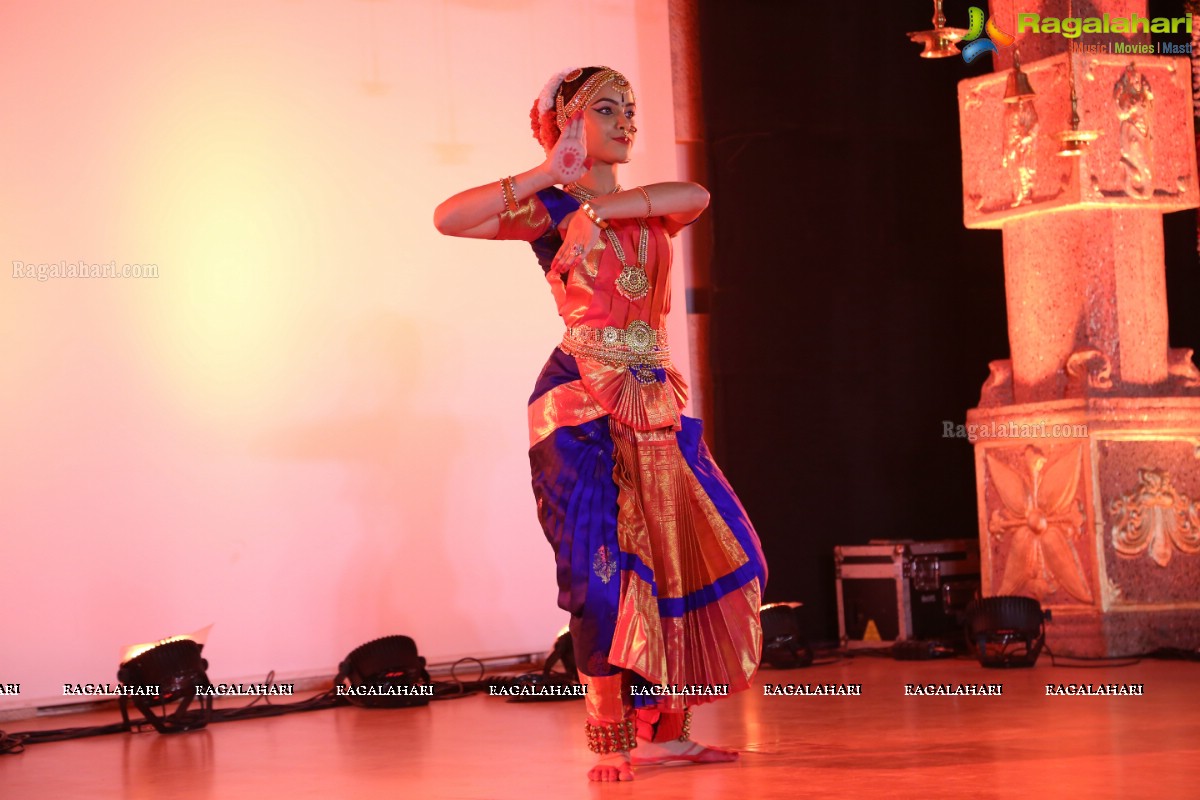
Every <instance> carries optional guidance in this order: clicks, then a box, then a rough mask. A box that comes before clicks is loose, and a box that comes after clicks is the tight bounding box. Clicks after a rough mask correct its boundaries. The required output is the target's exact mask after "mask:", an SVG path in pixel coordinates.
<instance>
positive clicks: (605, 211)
mask: <svg viewBox="0 0 1200 800" xmlns="http://www.w3.org/2000/svg"><path fill="white" fill-rule="evenodd" d="M642 188H644V189H645V190H646V193H645V194H642V190H641V189H627V190H626V191H623V192H617V193H616V194H606V195H603V196H602V197H597V198H596V199H595V200H591V201H589V203H588V205H590V206H591V208H592V210H593V211H594V212H595V213H596V216H597V217H599V218H600V219H602V220H610V219H636V218H638V217H663V218H665V219H666V221H667V222H668V224H669V225H670V226H671V227H672V228H674V229H676V230H678V229H679V228H681V227H683V226H684V225H687V224H689V223H691V222H692V221H693V220H695V219H696V217H698V216H700V214H701V212H703V211H704V209H705V208H707V207H708V190H707V189H705V188H704V187H703V186H701V185H700V184H698V183H687V182H686V181H670V182H667V183H651V184H649V185H647V186H644V187H642ZM647 199H649V201H650V202H649V203H647V202H646V201H647ZM599 239H600V228H599V227H598V226H597V225H596V224H595V223H594V222H592V220H591V219H589V218H588V216H587V215H586V214H584V213H583V212H582V211H576V212H574V213H573V214H572V215H571V218H570V222H568V223H567V230H566V233H564V234H563V246H562V248H561V249H560V250H559V251H558V255H556V256H555V257H554V262H553V264H552V265H551V269H552V270H553V271H555V272H559V273H563V272H566V271H568V270H570V269H571V268H572V267H574V266H575V265H577V264H578V263H580V262H581V261H582V260H583V258H584V254H586V253H590V252H591V251H592V247H593V246H594V245H595V244H596V242H597V241H598V240H599Z"/></svg>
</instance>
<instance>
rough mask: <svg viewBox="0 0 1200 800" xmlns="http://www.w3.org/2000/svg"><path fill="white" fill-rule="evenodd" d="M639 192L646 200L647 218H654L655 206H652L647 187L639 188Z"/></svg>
mask: <svg viewBox="0 0 1200 800" xmlns="http://www.w3.org/2000/svg"><path fill="white" fill-rule="evenodd" d="M637 190H638V191H639V192H641V193H642V197H644V198H646V216H647V217H653V216H654V206H652V205H650V193H649V192H647V191H646V187H645V186H639V187H637Z"/></svg>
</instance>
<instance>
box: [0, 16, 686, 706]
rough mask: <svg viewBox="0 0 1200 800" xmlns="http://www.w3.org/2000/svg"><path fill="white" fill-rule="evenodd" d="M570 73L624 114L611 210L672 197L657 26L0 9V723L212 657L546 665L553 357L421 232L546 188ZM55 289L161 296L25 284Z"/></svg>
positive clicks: (549, 328)
mask: <svg viewBox="0 0 1200 800" xmlns="http://www.w3.org/2000/svg"><path fill="white" fill-rule="evenodd" d="M591 63H604V64H608V65H610V66H613V67H615V68H618V69H620V70H622V71H623V72H625V73H626V74H627V75H628V76H629V77H630V78H631V80H633V82H634V84H635V88H636V89H637V93H638V103H639V121H638V127H639V129H640V130H641V132H642V133H641V135H640V136H639V142H638V146H637V152H636V153H635V158H634V163H633V164H631V165H629V167H627V168H626V169H625V171H624V172H623V173H622V176H621V179H622V182H623V183H624V184H625V185H627V186H631V185H636V184H639V183H645V182H652V181H656V180H670V179H673V178H674V177H675V175H676V165H675V155H674V153H675V150H674V131H673V123H672V112H671V89H670V52H669V43H668V30H667V11H666V0H592V2H588V3H581V4H574V3H571V4H568V3H563V2H561V0H507V1H501V0H497V1H496V2H486V1H484V0H457V1H452V0H392V2H387V1H386V0H382V1H377V2H318V0H253V1H252V2H241V1H239V2H230V1H225V2H214V1H213V0H203V1H201V0H178V1H177V2H171V3H160V2H152V1H151V0H144V1H143V2H133V1H131V0H121V1H120V2H117V1H115V0H110V1H109V2H105V3H93V2H85V1H84V0H77V1H74V2H53V1H49V2H41V1H39V2H26V3H7V4H5V6H4V7H3V9H2V10H0V113H2V114H3V120H4V125H3V129H4V134H3V147H0V262H2V263H0V267H2V269H0V388H2V390H3V397H4V401H5V402H4V405H5V409H4V413H3V415H2V416H0V542H2V548H3V549H2V551H0V587H3V591H4V596H5V597H6V598H7V601H8V602H7V609H6V611H5V613H4V614H3V615H0V684H3V683H20V684H21V694H20V696H17V697H13V696H4V697H0V707H13V706H30V705H34V704H42V703H47V702H48V703H55V702H64V701H66V698H63V696H62V684H63V683H79V682H87V681H92V682H97V681H109V682H115V675H116V668H117V662H118V659H119V657H120V653H121V648H122V646H123V645H126V644H130V643H134V642H143V641H148V640H154V639H159V638H162V637H165V636H169V635H172V634H176V633H181V632H187V631H191V630H193V629H195V628H199V627H201V626H203V625H206V624H208V623H214V628H213V630H212V633H211V636H210V638H209V642H208V645H207V646H206V648H205V655H206V656H207V658H208V660H209V663H210V668H209V675H210V677H212V678H213V679H214V680H234V679H261V677H262V676H263V675H265V673H266V672H267V671H268V670H270V669H275V670H277V671H278V672H279V673H280V674H281V675H284V676H289V675H290V676H303V675H320V674H329V673H332V672H333V671H334V670H335V668H336V665H337V662H338V661H339V660H340V659H341V658H342V657H343V656H344V655H345V654H346V653H347V652H348V651H349V650H350V649H352V648H353V647H355V646H357V645H359V644H361V643H362V642H364V641H367V640H368V639H372V638H375V637H378V636H383V635H388V634H393V633H406V634H408V635H411V636H413V637H414V638H415V639H416V640H417V643H418V645H419V647H420V649H421V651H422V654H423V655H425V656H427V657H428V658H430V659H431V660H434V661H439V660H445V659H449V658H453V657H457V656H459V655H466V654H471V655H498V654H507V653H517V652H531V651H537V650H543V649H546V648H548V647H549V646H550V644H551V643H552V641H553V637H554V634H555V633H556V631H557V629H558V628H559V627H560V626H561V625H562V624H564V623H565V615H564V614H563V612H561V611H559V610H558V609H557V608H556V606H555V591H556V590H555V586H554V566H553V554H552V552H551V549H550V547H549V546H548V545H547V544H546V542H545V539H544V538H543V536H542V534H541V530H540V528H539V527H538V524H537V519H536V514H535V511H534V507H533V500H532V493H531V491H530V488H529V474H528V462H527V460H526V455H525V453H526V448H527V438H526V431H525V402H526V400H527V398H528V395H529V392H530V390H531V388H532V385H533V381H534V378H535V377H536V375H537V373H538V370H539V369H540V367H541V364H542V363H543V362H544V360H545V358H546V357H547V355H548V354H549V352H550V350H551V348H552V347H553V345H554V343H555V342H556V341H557V339H558V336H559V334H560V329H561V324H560V322H559V321H558V319H557V317H556V316H555V313H554V307H553V302H552V300H551V297H550V293H549V290H548V289H547V287H546V285H545V283H544V279H543V278H542V276H541V271H540V269H538V267H537V265H536V262H535V261H534V259H533V256H532V254H531V253H530V251H529V249H528V246H527V245H524V244H522V243H516V242H500V243H497V242H479V241H468V240H458V239H449V238H443V237H440V236H439V235H438V234H437V232H436V231H435V230H434V228H433V225H432V212H433V208H434V206H435V205H436V204H437V203H438V202H440V201H441V200H442V199H444V198H445V197H447V196H449V195H450V194H452V193H453V192H455V191H457V190H459V189H462V188H465V187H467V186H470V185H474V184H478V183H483V182H487V181H492V180H496V179H497V178H499V177H501V176H503V175H508V174H512V173H515V172H519V171H522V170H524V169H528V168H529V167H532V166H534V165H535V164H536V163H537V162H538V161H540V159H541V150H540V148H539V147H538V146H537V144H536V143H535V142H534V140H533V138H532V136H531V135H530V132H529V119H528V112H529V107H530V105H531V103H532V101H533V98H534V97H535V95H536V94H537V92H538V91H539V90H540V88H541V87H542V85H543V84H544V83H545V81H546V79H547V78H548V77H549V75H550V74H552V73H553V72H555V71H557V70H559V69H563V68H566V67H570V66H579V65H586V64H591ZM14 262H20V265H17V264H15V263H14ZM60 262H61V263H64V264H67V265H69V264H71V263H80V262H83V263H85V264H89V265H90V264H94V263H99V264H104V263H109V262H113V263H114V265H115V267H116V268H117V269H118V270H121V269H122V268H123V267H124V265H126V264H139V265H146V264H150V265H154V267H155V268H156V270H157V277H152V278H148V277H143V278H113V279H104V278H88V279H79V278H54V279H49V280H45V281H40V280H37V279H29V278H18V277H16V276H15V275H16V273H17V272H19V271H20V269H21V268H23V267H24V265H28V264H38V263H43V264H59V263H60ZM10 273H11V274H12V276H10ZM680 273H681V270H680V271H677V274H676V283H675V289H674V292H675V300H676V314H675V320H674V329H673V331H672V339H673V343H674V344H675V345H676V348H675V349H676V351H677V355H676V357H677V362H678V364H679V365H680V366H681V367H684V366H686V364H687V363H688V360H687V352H686V347H685V346H683V345H684V344H685V342H686V333H685V328H684V325H683V322H684V320H683V286H682V276H681V274H680Z"/></svg>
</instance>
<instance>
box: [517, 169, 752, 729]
mask: <svg viewBox="0 0 1200 800" xmlns="http://www.w3.org/2000/svg"><path fill="white" fill-rule="evenodd" d="M577 207H578V202H577V201H576V200H575V199H574V198H572V197H570V196H569V195H567V194H566V193H565V192H562V191H561V190H559V189H556V188H555V189H547V190H544V191H542V192H539V193H538V194H537V195H536V196H535V197H532V198H530V199H529V200H527V201H526V202H525V203H524V204H523V205H522V206H521V207H520V208H519V209H518V210H516V211H514V212H505V213H504V214H503V215H501V226H500V232H499V234H498V235H497V238H503V239H522V240H525V241H528V242H530V243H531V244H532V246H533V249H534V251H535V253H536V254H537V256H538V258H539V261H540V262H541V263H542V266H543V269H544V270H546V271H547V276H546V277H547V281H548V282H549V284H550V287H551V291H552V293H553V295H554V299H555V302H556V304H557V306H558V312H559V315H560V316H561V317H562V319H563V322H564V323H565V324H566V332H565V334H564V337H563V341H562V343H561V344H560V345H559V346H558V348H556V350H555V351H554V353H553V354H552V355H551V358H550V360H549V361H548V362H547V364H546V367H545V369H544V370H543V371H542V374H541V376H539V378H538V381H537V385H536V387H535V389H534V392H533V396H532V397H531V399H530V404H529V431H530V465H531V468H532V475H533V487H534V494H535V497H536V498H537V503H538V513H539V518H540V520H541V522H542V526H543V529H544V531H545V533H546V537H547V539H548V540H549V541H550V543H551V545H552V546H553V547H554V549H555V554H556V562H557V567H558V585H559V605H560V606H561V607H562V608H564V609H565V610H567V611H569V612H570V613H571V615H572V616H571V633H572V641H573V645H574V650H575V659H576V664H577V666H578V669H579V672H580V677H581V679H582V680H583V681H585V682H586V683H587V684H588V685H589V689H588V711H589V716H590V717H591V718H592V719H593V720H595V721H596V722H598V723H611V722H617V721H620V720H622V719H624V718H626V717H628V716H629V714H630V713H631V711H630V709H631V708H656V709H658V710H660V711H663V712H679V711H682V710H683V709H684V708H685V707H687V706H694V705H697V704H700V703H703V702H708V701H711V700H714V699H717V698H718V697H720V696H722V695H723V694H724V693H732V692H735V691H739V690H742V689H745V688H747V687H748V686H749V684H750V681H751V679H752V678H753V676H754V673H755V671H756V670H757V668H758V661H759V656H760V651H761V646H762V631H761V627H760V625H759V618H758V612H759V605H760V598H761V593H762V590H763V587H764V586H765V583H766V575H767V571H766V563H765V560H764V559H763V555H762V550H761V547H760V545H759V541H758V537H757V534H756V533H755V531H754V529H753V527H752V525H751V524H750V521H749V519H748V517H747V515H746V512H745V510H744V509H743V508H742V506H741V504H740V503H739V502H738V500H737V498H736V496H735V495H734V494H733V491H732V489H731V488H730V487H729V484H728V482H727V481H726V480H725V478H724V476H723V475H722V474H721V472H720V470H719V469H718V468H717V466H716V464H715V463H714V462H713V461H712V458H711V456H710V455H709V452H708V450H707V448H706V447H705V445H704V442H703V440H702V439H701V428H700V423H699V422H698V421H697V420H694V419H691V418H688V417H685V416H683V415H682V414H681V411H680V410H681V408H682V407H683V405H684V403H685V402H686V399H687V386H686V385H685V383H684V381H683V379H682V376H681V375H680V374H679V373H678V372H677V371H676V370H675V368H674V366H673V365H672V364H671V362H670V356H669V347H668V343H667V338H666V327H665V321H666V316H667V313H668V312H669V311H670V306H671V291H670V267H671V242H670V236H671V235H673V234H674V233H676V232H677V230H678V226H675V225H674V224H673V223H671V222H670V221H669V220H666V219H664V218H661V217H655V218H650V219H647V220H645V223H646V225H647V226H648V242H647V244H648V246H647V249H646V263H645V272H646V275H647V278H648V288H647V291H646V293H645V295H644V296H643V297H640V298H639V297H629V296H626V295H625V294H624V293H623V292H622V291H620V290H618V288H617V285H616V282H617V278H618V276H619V275H621V273H622V269H623V265H622V264H621V263H620V261H619V260H618V258H617V255H616V253H615V252H614V250H613V247H612V245H611V243H610V242H609V241H608V239H607V237H606V236H604V235H602V236H601V237H600V240H599V243H597V244H596V246H595V247H594V248H593V250H592V251H591V252H590V253H588V254H586V257H585V258H584V259H583V261H582V263H581V264H580V265H579V266H577V267H576V268H574V269H572V270H571V271H570V273H569V274H567V275H565V276H562V275H558V274H555V273H553V272H550V271H549V269H548V268H549V263H550V259H551V258H552V257H553V255H554V253H555V252H556V251H557V249H558V248H559V247H560V246H561V243H562V239H561V237H560V236H559V233H558V225H559V224H560V223H561V222H562V221H563V219H564V218H565V217H566V216H567V215H568V214H570V213H572V212H573V211H574V210H575V209H576V208H577ZM609 223H610V226H611V228H610V229H611V230H612V232H613V233H614V234H616V236H617V237H618V241H619V243H620V244H621V246H622V250H623V251H624V253H625V256H626V261H627V263H631V262H633V261H634V254H635V253H637V251H638V239H639V234H640V226H639V221H638V220H634V219H628V220H610V221H609ZM664 685H665V686H669V687H672V689H671V691H666V690H664V689H662V688H656V687H663V686H664ZM704 687H709V689H710V691H705V690H704ZM722 689H723V690H724V691H722Z"/></svg>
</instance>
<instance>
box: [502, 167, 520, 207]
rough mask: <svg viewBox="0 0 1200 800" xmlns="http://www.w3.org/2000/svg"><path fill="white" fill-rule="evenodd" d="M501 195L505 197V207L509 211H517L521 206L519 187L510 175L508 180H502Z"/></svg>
mask: <svg viewBox="0 0 1200 800" xmlns="http://www.w3.org/2000/svg"><path fill="white" fill-rule="evenodd" d="M500 193H501V194H502V195H504V207H505V208H506V209H508V210H509V211H516V210H517V209H518V208H520V206H518V205H517V185H516V181H514V180H513V179H512V176H511V175H510V176H509V177H507V178H502V179H501V180H500Z"/></svg>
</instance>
